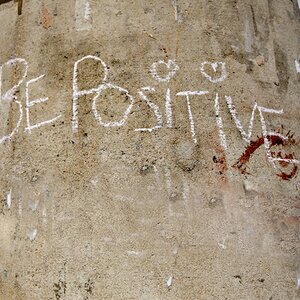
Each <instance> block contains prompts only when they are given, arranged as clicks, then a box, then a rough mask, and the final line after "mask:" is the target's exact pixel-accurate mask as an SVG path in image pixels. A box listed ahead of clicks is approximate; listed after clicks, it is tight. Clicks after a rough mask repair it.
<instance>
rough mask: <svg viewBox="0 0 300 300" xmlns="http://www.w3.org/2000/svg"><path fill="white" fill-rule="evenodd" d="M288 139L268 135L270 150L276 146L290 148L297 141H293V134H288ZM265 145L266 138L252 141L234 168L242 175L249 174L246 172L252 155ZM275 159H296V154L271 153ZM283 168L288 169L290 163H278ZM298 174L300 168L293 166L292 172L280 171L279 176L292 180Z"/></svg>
mask: <svg viewBox="0 0 300 300" xmlns="http://www.w3.org/2000/svg"><path fill="white" fill-rule="evenodd" d="M286 136H287V139H284V138H282V137H280V136H277V135H268V136H267V139H268V141H269V143H270V148H271V147H274V146H290V145H294V144H295V143H296V141H295V139H293V134H292V135H290V132H288V133H287V134H286ZM262 145H264V137H258V139H257V140H256V141H251V142H250V145H249V146H248V147H247V148H246V150H245V152H244V153H243V154H242V156H241V157H240V158H239V160H238V161H237V162H236V163H235V164H234V165H233V167H234V168H236V169H238V170H239V171H240V172H241V173H242V174H249V173H248V172H247V171H246V167H247V166H246V163H247V162H249V160H250V158H251V155H252V154H253V153H254V152H255V151H256V150H257V149H258V148H259V147H260V146H262ZM271 154H272V157H273V158H283V159H295V155H294V153H292V154H282V152H281V151H279V152H271ZM278 163H279V165H280V166H281V167H282V168H286V167H288V166H289V165H290V163H288V162H284V161H280V162H278ZM297 173H298V166H297V165H296V164H293V168H292V170H291V171H290V172H289V173H287V172H284V171H282V170H280V173H279V174H277V176H279V177H280V178H281V179H283V180H291V179H292V178H294V177H295V176H296V175H297Z"/></svg>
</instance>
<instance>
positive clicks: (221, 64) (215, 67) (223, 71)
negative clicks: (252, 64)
mask: <svg viewBox="0 0 300 300" xmlns="http://www.w3.org/2000/svg"><path fill="white" fill-rule="evenodd" d="M206 66H210V67H211V68H212V69H213V70H214V72H215V73H217V70H218V68H219V67H221V76H220V77H217V78H213V77H212V76H210V75H208V74H207V73H206V71H205V69H206ZM200 71H201V73H202V75H204V77H206V78H207V79H208V80H209V81H210V82H212V83H218V82H222V81H224V80H225V79H226V78H227V76H228V73H227V70H226V64H225V63H224V62H208V61H205V62H203V63H202V64H201V65H200Z"/></svg>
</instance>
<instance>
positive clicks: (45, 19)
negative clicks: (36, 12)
mask: <svg viewBox="0 0 300 300" xmlns="http://www.w3.org/2000/svg"><path fill="white" fill-rule="evenodd" d="M41 18H42V25H43V27H44V28H46V29H48V28H50V27H51V26H52V17H51V15H50V13H49V11H48V9H47V8H46V6H45V4H44V2H43V3H42V8H41Z"/></svg>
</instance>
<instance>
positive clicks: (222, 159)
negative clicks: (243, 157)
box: [213, 147, 228, 183]
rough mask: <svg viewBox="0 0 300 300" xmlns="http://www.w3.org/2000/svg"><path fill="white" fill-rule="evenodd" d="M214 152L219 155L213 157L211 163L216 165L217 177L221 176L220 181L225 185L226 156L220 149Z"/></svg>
mask: <svg viewBox="0 0 300 300" xmlns="http://www.w3.org/2000/svg"><path fill="white" fill-rule="evenodd" d="M216 150H217V152H218V153H219V155H218V156H214V157H213V161H214V163H215V164H216V167H217V170H218V173H219V175H221V179H222V181H223V182H225V183H226V182H227V177H226V174H227V170H228V167H227V160H226V154H225V151H224V149H223V148H222V147H218V148H217V149H216Z"/></svg>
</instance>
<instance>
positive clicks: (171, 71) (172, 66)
mask: <svg viewBox="0 0 300 300" xmlns="http://www.w3.org/2000/svg"><path fill="white" fill-rule="evenodd" d="M160 65H162V66H165V68H166V69H167V71H168V74H167V75H166V76H160V75H158V67H159V66H160ZM178 70H179V66H178V65H177V64H176V63H175V61H174V60H169V61H168V62H167V63H166V62H164V61H162V60H160V61H159V62H156V63H153V64H152V66H151V68H150V74H151V75H152V77H153V78H154V79H155V80H157V81H159V82H168V81H170V80H171V79H172V78H173V77H174V76H175V74H176V73H177V71H178Z"/></svg>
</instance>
